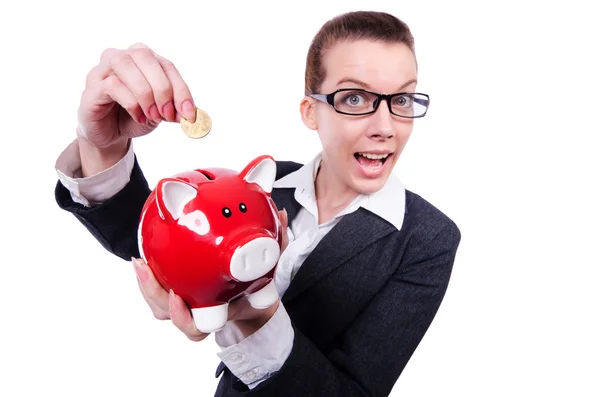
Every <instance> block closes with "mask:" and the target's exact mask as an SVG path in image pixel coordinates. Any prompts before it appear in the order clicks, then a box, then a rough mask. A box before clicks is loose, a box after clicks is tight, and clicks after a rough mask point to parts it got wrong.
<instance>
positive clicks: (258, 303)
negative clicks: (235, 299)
mask: <svg viewBox="0 0 600 397" xmlns="http://www.w3.org/2000/svg"><path fill="white" fill-rule="evenodd" d="M246 298H247V299H248V302H250V306H252V307H253V308H255V309H266V308H267V307H269V306H271V305H272V304H273V303H275V302H277V299H279V295H278V294H277V288H275V280H271V281H270V282H269V284H267V285H265V286H264V287H262V288H261V289H259V290H258V291H256V292H253V293H251V294H249V295H246Z"/></svg>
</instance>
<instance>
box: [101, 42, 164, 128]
mask: <svg viewBox="0 0 600 397" xmlns="http://www.w3.org/2000/svg"><path fill="white" fill-rule="evenodd" d="M108 62H109V64H110V66H111V68H112V71H113V72H114V74H116V75H117V77H118V78H119V79H120V80H121V82H122V83H123V84H124V85H125V86H126V87H127V88H128V89H129V91H131V93H132V94H133V96H134V97H135V99H136V100H137V101H138V103H139V104H140V107H141V108H142V111H143V112H144V114H145V116H146V117H147V118H148V119H149V120H154V121H159V120H160V118H159V119H158V120H157V119H155V117H157V115H158V116H160V115H159V114H158V112H155V111H151V108H152V105H154V93H153V91H152V87H151V86H150V83H149V82H148V80H146V77H145V76H144V74H143V73H142V71H141V70H140V69H139V68H138V66H137V64H136V63H135V61H134V60H133V58H132V57H131V54H129V53H128V52H123V51H120V52H117V53H116V54H115V55H113V56H112V57H111V58H110V59H109V61H108Z"/></svg>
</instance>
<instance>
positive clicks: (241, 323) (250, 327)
mask: <svg viewBox="0 0 600 397" xmlns="http://www.w3.org/2000/svg"><path fill="white" fill-rule="evenodd" d="M280 303H281V302H280V301H279V300H277V302H276V303H275V304H273V305H272V306H271V307H269V308H267V309H264V310H261V311H260V313H259V315H257V316H256V317H253V318H251V319H247V320H234V323H235V325H236V326H237V327H238V329H239V330H240V331H241V332H242V334H243V335H244V338H247V337H249V336H250V335H252V334H253V333H255V332H256V331H258V330H259V329H261V328H262V327H263V326H264V325H265V324H266V323H267V322H269V320H270V319H271V318H272V317H273V315H274V314H275V312H276V311H277V308H278V307H279V305H280Z"/></svg>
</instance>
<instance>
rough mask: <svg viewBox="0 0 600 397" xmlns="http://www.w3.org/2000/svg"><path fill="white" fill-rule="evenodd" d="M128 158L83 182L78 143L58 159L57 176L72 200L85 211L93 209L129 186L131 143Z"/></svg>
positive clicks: (131, 165) (70, 146)
mask: <svg viewBox="0 0 600 397" xmlns="http://www.w3.org/2000/svg"><path fill="white" fill-rule="evenodd" d="M128 146H129V147H128V150H127V153H126V154H125V156H124V157H123V158H122V159H121V160H119V162H118V163H117V164H115V165H113V166H112V167H110V168H108V169H106V170H104V171H102V172H99V173H98V174H95V175H91V176H88V177H86V178H83V177H82V175H81V157H80V156H79V143H78V140H77V139H75V140H74V141H73V142H71V144H70V145H69V146H67V148H66V149H65V150H64V151H63V152H62V153H61V154H60V155H59V156H58V159H57V160H56V165H55V168H56V173H57V174H58V179H59V180H60V183H61V184H62V185H63V186H64V187H65V188H66V189H67V190H68V191H69V193H70V194H71V199H72V200H73V201H74V202H76V203H79V204H81V205H83V206H85V207H92V206H94V205H97V204H100V203H101V202H103V201H106V200H107V199H109V198H111V197H113V196H114V195H116V194H117V193H119V192H120V191H121V190H122V189H123V188H124V187H125V186H126V185H127V183H129V180H130V175H131V171H132V169H133V163H134V153H133V143H132V140H131V139H130V140H129V142H128Z"/></svg>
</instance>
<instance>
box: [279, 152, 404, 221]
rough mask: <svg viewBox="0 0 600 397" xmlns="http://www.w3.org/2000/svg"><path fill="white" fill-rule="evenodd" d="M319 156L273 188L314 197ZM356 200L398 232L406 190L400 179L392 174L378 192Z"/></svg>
mask: <svg viewBox="0 0 600 397" xmlns="http://www.w3.org/2000/svg"><path fill="white" fill-rule="evenodd" d="M321 155H322V153H321V152H320V153H319V154H317V155H316V156H315V157H314V158H313V159H312V160H311V161H310V162H308V163H306V164H304V165H303V166H302V167H300V168H299V169H298V170H296V171H294V172H290V173H289V174H287V175H286V176H284V177H283V178H281V179H278V180H277V181H275V183H274V184H273V187H274V188H295V189H296V191H297V192H298V191H302V192H303V193H308V194H309V195H311V196H313V197H315V194H314V191H315V178H316V176H317V171H318V170H319V165H320V164H321ZM357 199H358V205H359V206H360V207H363V208H364V209H366V210H368V211H371V212H372V213H374V214H376V215H378V216H380V217H381V218H383V219H385V220H386V221H388V222H390V223H391V224H392V225H394V226H395V227H396V229H398V230H400V229H401V228H402V223H403V221H404V210H405V206H406V190H405V188H404V185H403V184H402V182H401V181H400V179H399V178H398V177H397V176H396V175H394V174H393V173H392V174H391V175H390V176H389V178H388V180H387V181H386V183H385V184H384V185H383V187H382V188H381V189H380V190H378V191H377V192H375V193H371V194H368V195H362V196H359V197H358V198H357ZM355 202H356V200H355V201H353V203H355ZM351 205H352V204H351ZM344 212H345V211H344Z"/></svg>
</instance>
